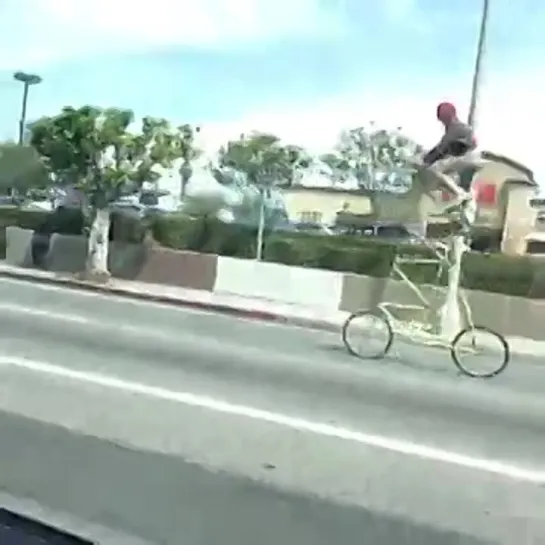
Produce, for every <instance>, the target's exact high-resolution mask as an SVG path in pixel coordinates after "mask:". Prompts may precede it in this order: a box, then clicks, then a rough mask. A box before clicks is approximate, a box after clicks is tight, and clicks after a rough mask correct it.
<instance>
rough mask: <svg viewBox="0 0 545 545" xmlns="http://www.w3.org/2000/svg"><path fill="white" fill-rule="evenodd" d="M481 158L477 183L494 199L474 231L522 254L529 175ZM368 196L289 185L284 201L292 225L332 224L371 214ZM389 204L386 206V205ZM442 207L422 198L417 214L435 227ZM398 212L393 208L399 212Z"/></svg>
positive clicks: (531, 216) (530, 223) (531, 225)
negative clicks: (489, 233)
mask: <svg viewBox="0 0 545 545" xmlns="http://www.w3.org/2000/svg"><path fill="white" fill-rule="evenodd" d="M483 157H484V158H485V160H486V163H485V166H484V167H483V169H482V170H481V172H480V174H479V180H480V181H482V182H485V183H488V184H490V183H491V184H494V185H495V186H496V187H497V200H496V203H495V204H494V205H481V206H480V207H479V210H478V214H477V226H479V227H488V228H491V229H498V230H502V232H503V238H504V240H503V243H502V251H504V252H506V253H509V254H519V255H520V254H523V253H525V252H526V239H527V238H528V235H529V234H530V233H532V232H533V231H535V229H536V217H537V211H536V209H535V208H533V207H532V206H531V204H530V199H531V198H532V197H533V196H534V195H535V192H536V187H537V184H536V182H535V180H534V178H533V173H532V172H531V171H530V170H529V169H527V168H526V167H525V166H524V165H520V164H518V163H516V162H514V161H512V160H511V159H509V158H506V157H503V156H500V155H496V154H493V153H490V152H483ZM368 195H369V192H368V191H365V190H353V191H342V190H336V189H334V188H324V187H322V188H310V187H302V186H299V187H297V186H295V187H292V188H290V189H288V190H286V191H285V193H284V198H285V202H286V207H287V210H288V214H289V216H290V218H291V219H292V220H295V221H305V220H306V221H316V222H321V223H324V224H326V225H332V224H334V223H335V220H336V217H337V213H338V212H348V213H350V214H358V215H361V214H363V215H367V214H369V215H370V214H372V213H373V209H372V206H371V200H370V198H369V196H368ZM398 198H399V197H395V198H393V199H392V198H391V197H388V198H386V199H384V202H385V203H386V204H389V205H391V206H389V207H388V208H392V210H394V209H395V207H396V206H395V204H396V203H395V202H394V201H395V200H396V199H398ZM390 200H391V201H392V203H388V202H387V201H390ZM424 201H425V202H424ZM443 207H444V205H441V206H437V205H436V204H435V203H434V202H433V201H431V200H430V199H428V198H427V197H425V196H424V197H423V201H422V202H421V204H420V212H421V213H422V214H423V216H429V218H430V221H432V222H434V221H436V222H441V221H444V218H443V220H442V218H441V214H440V212H441V210H442V209H443ZM402 208H403V207H399V209H400V211H401V209H402ZM383 212H384V211H383ZM393 215H394V216H395V214H393ZM390 219H396V218H393V217H392V218H390Z"/></svg>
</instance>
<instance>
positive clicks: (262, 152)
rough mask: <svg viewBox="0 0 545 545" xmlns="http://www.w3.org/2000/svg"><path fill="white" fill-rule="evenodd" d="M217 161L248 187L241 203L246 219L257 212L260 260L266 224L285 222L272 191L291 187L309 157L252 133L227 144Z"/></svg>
mask: <svg viewBox="0 0 545 545" xmlns="http://www.w3.org/2000/svg"><path fill="white" fill-rule="evenodd" d="M219 161H220V165H222V166H225V167H228V168H231V169H234V170H235V171H238V172H240V173H242V174H243V175H244V179H245V180H246V181H247V183H248V185H249V186H250V187H249V188H247V191H246V197H247V198H246V199H243V203H244V204H245V205H246V206H247V210H246V213H247V216H248V217H255V215H256V212H257V218H258V221H257V224H258V233H257V255H256V258H257V259H261V254H262V248H263V235H264V230H265V228H266V226H267V224H269V225H270V224H272V223H277V222H279V221H285V220H286V216H287V215H286V213H285V210H284V208H283V207H281V206H279V205H278V204H279V203H278V196H277V198H276V199H275V198H274V197H273V191H274V188H278V187H286V186H289V185H291V184H292V183H293V181H294V179H295V173H296V171H297V170H298V169H300V168H305V167H308V165H309V164H310V157H309V156H308V154H307V153H306V152H305V151H304V150H303V148H301V147H299V146H295V145H289V144H283V143H282V142H281V140H280V138H278V137H277V136H275V135H274V134H269V133H260V132H254V133H252V134H250V135H249V136H245V135H241V136H240V138H239V139H238V140H234V141H230V142H228V143H227V146H226V147H223V148H221V149H220V151H219ZM252 190H253V194H251V196H250V195H249V193H250V192H252Z"/></svg>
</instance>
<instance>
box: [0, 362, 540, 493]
mask: <svg viewBox="0 0 545 545" xmlns="http://www.w3.org/2000/svg"><path fill="white" fill-rule="evenodd" d="M0 365H4V366H8V367H16V368H19V369H22V370H25V371H30V372H34V373H40V374H43V375H49V376H56V377H60V378H63V379H68V380H72V381H76V382H84V383H88V384H94V385H97V386H101V387H104V388H108V389H112V390H118V391H120V392H125V393H131V394H137V395H141V396H144V397H148V398H152V399H159V400H163V401H170V402H173V403H179V404H183V405H187V406H191V407H199V408H203V409H208V410H210V411H215V412H219V413H223V414H230V415H234V416H240V417H243V418H250V419H252V420H259V421H262V422H268V423H271V424H276V425H278V426H283V427H286V428H290V429H292V430H297V431H301V432H306V433H312V434H315V435H320V436H322V437H330V438H333V439H340V440H344V441H350V442H352V443H359V444H361V445H365V446H368V447H373V448H378V449H383V450H387V451H390V452H395V453H398V454H403V455H407V456H412V457H415V458H420V459H423V460H429V461H434V462H442V463H445V464H450V465H455V466H459V467H463V468H466V469H473V470H477V471H482V472H486V473H491V474H496V475H500V476H502V477H507V478H510V479H514V480H518V481H526V482H530V483H534V484H539V485H543V484H545V470H540V469H533V468H523V467H519V466H515V465H512V464H509V463H504V462H501V461H498V460H491V459H485V458H476V457H473V456H470V455H467V454H462V453H457V452H451V451H447V450H442V449H438V448H435V447H429V446H427V445H421V444H418V443H412V442H409V441H405V440H401V439H397V438H392V437H384V436H380V435H371V434H366V433H363V432H360V431H357V430H351V429H347V428H343V427H340V426H333V425H331V424H326V423H323V422H314V421H311V420H305V419H302V418H298V417H294V416H289V415H286V414H282V413H276V412H271V411H265V410H261V409H257V408H255V407H249V406H245V405H238V404H233V403H229V402H227V401H222V400H218V399H213V398H210V397H206V396H202V395H195V394H192V393H190V392H178V391H174V390H169V389H167V388H161V387H157V386H150V385H148V384H142V383H138V382H133V381H130V380H125V379H122V378H119V377H115V376H111V375H104V374H101V373H92V372H87V371H76V370H74V369H69V368H67V367H62V366H59V365H54V364H51V363H47V362H42V361H34V360H29V359H25V358H16V357H7V356H0Z"/></svg>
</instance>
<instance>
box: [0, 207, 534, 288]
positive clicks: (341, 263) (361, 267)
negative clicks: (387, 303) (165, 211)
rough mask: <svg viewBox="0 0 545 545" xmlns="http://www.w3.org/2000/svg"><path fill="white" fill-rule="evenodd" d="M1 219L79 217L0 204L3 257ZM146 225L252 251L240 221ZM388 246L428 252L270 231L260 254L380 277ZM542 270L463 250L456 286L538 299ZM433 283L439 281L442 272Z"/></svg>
mask: <svg viewBox="0 0 545 545" xmlns="http://www.w3.org/2000/svg"><path fill="white" fill-rule="evenodd" d="M78 214H79V216H78ZM112 219H113V221H112V230H111V232H110V238H111V239H113V240H119V241H124V242H132V243H140V242H142V241H143V239H144V234H145V227H146V226H145V224H143V223H142V222H141V221H139V220H138V219H137V218H133V217H130V216H127V215H123V214H120V213H114V214H113V217H112ZM8 225H19V226H20V227H23V228H26V229H34V230H41V231H42V232H43V230H44V226H46V225H47V226H48V229H49V232H60V233H65V234H77V233H78V232H80V229H81V226H82V220H81V214H80V213H79V211H73V210H72V211H70V210H65V211H61V212H60V213H58V214H57V215H56V216H55V215H54V214H51V213H48V212H43V211H21V210H19V209H17V208H15V207H4V208H0V254H2V255H5V228H6V226H8ZM151 229H152V233H153V236H154V238H155V240H157V241H158V242H159V243H160V244H161V245H163V246H166V247H169V248H174V249H178V250H191V251H196V252H205V253H213V254H218V255H225V256H231V257H241V258H253V257H254V256H255V241H256V230H255V229H252V228H249V227H245V226H242V225H234V224H225V223H222V222H220V221H218V220H217V219H215V218H206V217H205V218H197V219H192V218H188V217H187V216H183V215H177V214H172V215H167V216H158V217H156V218H153V220H152V223H151ZM396 252H398V253H403V254H404V255H413V256H420V257H431V255H430V251H429V250H428V249H427V248H425V247H422V246H414V245H407V246H394V245H391V244H387V243H383V242H375V241H370V240H369V239H366V238H362V237H352V236H345V237H331V236H316V235H309V234H305V233H289V234H280V233H272V234H270V235H269V236H268V237H267V238H266V243H265V253H264V258H265V260H266V261H271V262H276V263H284V264H286V265H297V266H302V267H313V268H319V269H328V270H334V271H340V272H352V273H356V274H362V275H367V276H375V277H384V276H387V275H388V274H389V273H390V267H391V263H392V260H393V258H394V255H395V253H396ZM404 270H405V271H406V272H407V274H408V275H409V277H410V278H411V279H412V280H413V281H415V282H417V283H420V284H426V283H434V282H435V275H436V272H437V269H436V267H435V266H433V265H430V266H422V265H412V266H408V267H406V268H405V269H404ZM544 273H545V262H544V260H542V259H539V258H534V257H530V256H524V257H510V256H506V255H503V254H489V255H485V254H481V253H477V252H470V253H468V254H466V256H465V258H464V263H463V285H464V287H466V288H469V289H475V290H482V291H488V292H496V293H504V294H508V295H516V296H521V297H529V296H533V297H541V298H544V297H545V293H534V291H535V290H534V287H535V284H536V282H537V280H536V279H537V278H539V277H543V275H544ZM440 282H441V284H443V285H445V284H446V277H443V278H442V279H441V280H440Z"/></svg>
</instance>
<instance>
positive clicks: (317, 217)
mask: <svg viewBox="0 0 545 545" xmlns="http://www.w3.org/2000/svg"><path fill="white" fill-rule="evenodd" d="M299 221H301V222H304V223H321V222H322V213H321V212H318V211H317V210H304V211H303V212H301V213H300V214H299Z"/></svg>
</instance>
